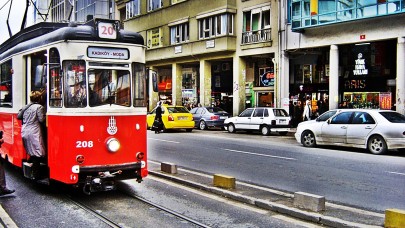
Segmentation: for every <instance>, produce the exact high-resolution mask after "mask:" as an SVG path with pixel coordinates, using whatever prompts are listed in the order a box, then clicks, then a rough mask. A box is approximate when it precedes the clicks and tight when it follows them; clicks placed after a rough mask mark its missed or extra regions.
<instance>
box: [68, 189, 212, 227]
mask: <svg viewBox="0 0 405 228" xmlns="http://www.w3.org/2000/svg"><path fill="white" fill-rule="evenodd" d="M117 191H119V192H120V193H122V194H123V195H125V196H127V197H129V198H131V199H134V200H137V201H140V202H141V203H143V204H145V205H147V206H148V207H150V208H154V209H156V210H159V211H161V212H164V213H166V214H169V215H172V216H174V217H176V218H178V219H179V220H181V221H185V222H187V223H188V224H190V225H191V226H192V227H201V228H209V227H210V226H208V225H206V224H203V223H201V222H199V221H197V220H195V219H193V218H190V217H187V216H185V215H183V214H181V213H178V212H176V211H174V210H171V209H169V208H167V207H164V206H161V205H159V204H156V203H154V202H152V201H150V200H147V199H145V198H143V197H140V196H138V195H136V194H134V193H130V192H127V191H125V190H117ZM67 198H68V199H69V201H70V202H72V203H73V204H74V205H76V206H77V207H79V208H81V209H82V210H84V211H85V212H87V213H90V214H91V215H93V216H94V217H95V218H96V219H98V220H100V221H102V222H103V223H104V224H106V225H107V226H108V227H113V228H124V227H128V226H127V225H123V224H122V223H119V222H117V221H114V219H112V218H110V217H108V216H107V215H105V214H103V213H101V212H100V211H99V210H96V209H94V208H93V207H92V206H89V205H87V204H86V203H84V202H82V201H81V200H80V199H78V198H76V197H74V196H71V195H67ZM123 213H125V212H123ZM130 227H131V226H130Z"/></svg>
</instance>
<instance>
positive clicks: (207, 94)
mask: <svg viewBox="0 0 405 228" xmlns="http://www.w3.org/2000/svg"><path fill="white" fill-rule="evenodd" d="M211 80H212V75H211V63H210V62H208V61H207V60H200V104H201V105H202V106H211V91H212V90H211Z"/></svg>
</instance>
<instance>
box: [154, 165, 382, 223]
mask: <svg viewBox="0 0 405 228" xmlns="http://www.w3.org/2000/svg"><path fill="white" fill-rule="evenodd" d="M148 166H149V175H153V176H156V177H160V178H164V179H169V180H171V181H174V182H177V183H180V184H183V185H186V186H190V187H193V188H197V189H200V190H203V191H207V192H210V193H213V194H217V195H221V196H223V197H226V198H230V199H233V200H236V201H240V202H243V203H246V204H251V205H256V206H257V207H259V208H262V209H266V210H270V211H274V212H278V213H280V214H285V215H289V216H291V217H295V218H299V219H303V220H306V221H311V222H314V223H318V224H322V225H325V226H330V227H383V226H384V217H385V215H384V214H380V213H376V212H371V211H365V210H361V209H356V208H352V207H347V206H343V205H338V204H333V203H328V202H327V200H328V199H327V197H326V205H325V207H326V210H325V211H322V212H319V213H317V212H311V211H307V210H303V209H299V208H296V207H294V205H293V201H294V195H293V194H291V193H286V192H281V191H277V190H272V189H268V188H265V187H260V186H254V185H251V184H248V183H242V182H238V181H237V178H236V189H232V190H226V189H221V188H218V187H214V186H213V177H212V176H209V175H204V174H200V173H197V172H193V171H190V170H185V169H181V168H177V174H168V173H164V172H162V171H161V167H160V164H159V163H155V162H149V163H148Z"/></svg>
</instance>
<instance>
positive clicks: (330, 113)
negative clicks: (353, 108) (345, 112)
mask: <svg viewBox="0 0 405 228" xmlns="http://www.w3.org/2000/svg"><path fill="white" fill-rule="evenodd" d="M336 112H337V110H332V111H328V112H325V113H323V114H322V115H320V116H319V117H318V118H317V119H316V120H317V121H320V122H321V121H322V122H323V121H327V120H328V119H329V118H330V117H331V116H333V115H335V114H336Z"/></svg>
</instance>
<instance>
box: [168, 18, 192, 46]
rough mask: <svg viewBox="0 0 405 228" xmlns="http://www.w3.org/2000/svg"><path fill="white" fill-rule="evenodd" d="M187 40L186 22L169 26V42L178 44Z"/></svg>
mask: <svg viewBox="0 0 405 228" xmlns="http://www.w3.org/2000/svg"><path fill="white" fill-rule="evenodd" d="M187 41H189V33H188V23H183V24H179V25H175V26H172V27H170V44H172V45H173V44H179V43H184V42H187Z"/></svg>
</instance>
